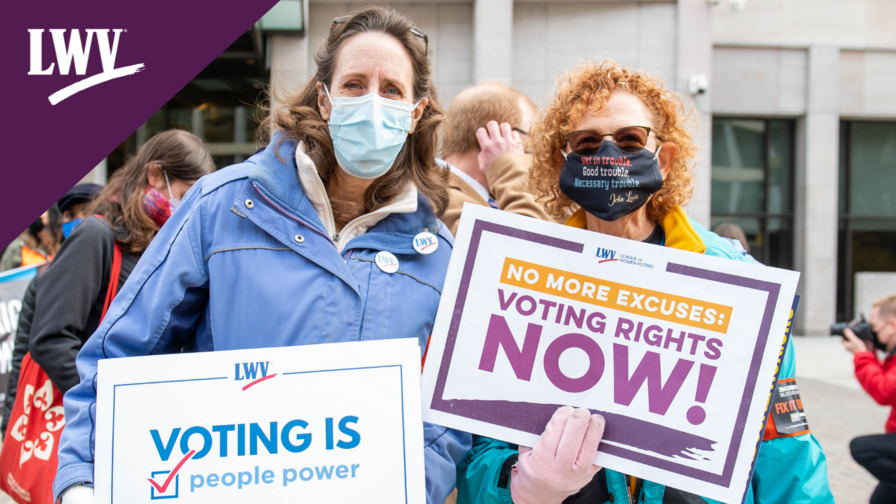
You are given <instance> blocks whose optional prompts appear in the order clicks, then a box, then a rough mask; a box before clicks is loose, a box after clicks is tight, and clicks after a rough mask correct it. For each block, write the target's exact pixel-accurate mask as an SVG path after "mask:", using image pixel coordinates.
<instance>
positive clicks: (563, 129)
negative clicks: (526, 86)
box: [529, 60, 697, 222]
mask: <svg viewBox="0 0 896 504" xmlns="http://www.w3.org/2000/svg"><path fill="white" fill-rule="evenodd" d="M617 89H618V90H622V91H626V92H628V93H631V94H633V95H635V96H637V97H638V98H640V99H641V100H642V101H643V102H644V104H645V105H646V106H647V109H648V110H650V112H651V113H652V114H653V119H654V128H653V129H654V131H656V134H657V137H658V138H661V139H662V141H664V142H671V143H673V144H675V146H676V147H677V148H678V151H677V153H676V154H675V158H674V159H673V160H672V167H671V168H670V169H669V173H668V175H667V176H666V178H665V180H664V182H663V188H662V189H660V190H659V191H657V192H656V193H654V194H653V197H652V198H650V201H649V202H648V203H647V213H648V216H649V217H650V218H651V219H652V220H654V221H655V222H659V221H660V220H662V218H663V217H665V215H666V214H667V213H668V212H669V211H670V210H672V209H673V208H674V207H676V206H681V205H684V204H686V203H687V202H688V201H689V200H690V199H691V194H692V193H693V190H694V183H693V181H692V175H693V162H694V158H695V156H696V153H697V146H696V145H694V144H693V143H692V142H691V136H690V134H689V133H688V131H687V129H686V125H687V124H688V123H690V122H691V120H692V118H691V117H689V116H688V114H687V113H686V112H685V107H684V104H683V103H682V102H681V100H680V99H679V98H678V97H677V96H676V95H675V94H673V93H672V92H671V91H669V90H668V89H666V85H665V84H664V83H663V81H662V79H660V78H659V77H654V76H650V75H648V74H646V73H644V72H637V71H633V70H630V69H628V68H623V67H620V66H619V65H618V64H616V62H615V61H612V60H603V61H600V62H587V63H583V64H580V65H578V66H576V67H575V68H574V69H572V70H571V71H568V72H565V73H564V74H562V75H561V76H560V77H559V79H558V81H557V90H556V93H555V94H554V97H553V99H552V100H551V102H550V103H549V104H548V106H547V107H545V109H544V111H543V112H542V114H541V116H540V117H539V119H538V120H537V121H536V122H535V123H533V124H532V126H531V128H530V129H529V149H530V151H531V152H532V155H533V157H534V161H533V163H532V168H531V169H530V172H529V177H530V182H529V183H530V187H531V188H532V189H533V190H534V191H535V193H536V195H537V196H538V197H539V200H541V201H543V202H544V205H545V210H546V211H547V212H548V213H549V214H550V215H552V216H554V217H557V218H563V217H564V216H566V215H568V214H569V213H571V212H572V211H573V210H575V208H576V207H577V205H576V204H575V203H574V202H573V201H572V200H571V199H569V198H567V197H566V195H565V194H563V193H562V192H560V170H561V169H562V168H563V161H564V158H563V154H562V153H561V150H563V149H564V147H565V145H566V140H565V138H566V134H567V133H570V132H572V131H573V130H574V127H575V125H576V123H577V122H578V121H579V119H581V118H582V117H583V116H584V115H585V114H586V113H587V112H588V111H589V109H592V112H597V111H599V110H600V109H602V108H603V107H604V106H605V105H606V103H607V100H609V98H610V95H611V94H612V93H613V91H615V90H617Z"/></svg>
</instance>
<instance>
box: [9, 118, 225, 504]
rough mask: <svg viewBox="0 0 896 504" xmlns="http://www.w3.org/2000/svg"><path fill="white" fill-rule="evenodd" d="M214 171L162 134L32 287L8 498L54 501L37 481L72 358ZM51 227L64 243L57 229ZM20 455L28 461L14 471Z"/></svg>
mask: <svg viewBox="0 0 896 504" xmlns="http://www.w3.org/2000/svg"><path fill="white" fill-rule="evenodd" d="M212 171H214V164H213V163H212V158H211V155H210V154H209V152H208V149H207V148H206V147H205V145H204V144H203V142H202V141H201V140H200V139H199V138H197V137H196V136H194V135H192V134H190V133H187V132H185V131H177V130H172V131H166V132H163V133H160V134H158V135H156V136H154V137H153V138H151V139H150V140H149V141H148V142H147V143H146V144H145V145H143V146H142V147H141V148H140V150H139V151H138V152H137V155H136V156H135V157H134V158H133V159H130V160H129V161H128V162H127V163H126V164H125V166H124V167H123V168H122V169H121V170H119V171H118V172H116V173H115V174H114V175H113V176H112V178H111V179H110V180H109V184H108V185H107V186H106V188H105V189H104V190H103V191H102V192H101V193H100V194H99V195H98V196H97V197H96V199H95V200H94V201H93V202H92V203H91V204H90V205H89V207H88V208H87V209H86V211H85V212H83V214H82V216H83V215H84V214H86V215H89V216H91V217H87V218H84V219H83V220H82V221H81V222H80V223H79V224H78V225H77V227H75V228H74V229H72V228H71V226H68V228H69V231H70V234H69V236H68V237H67V238H66V239H65V241H64V242H63V244H62V247H61V248H60V249H59V252H58V253H57V254H56V257H55V259H54V260H53V262H52V263H50V265H49V267H47V268H46V271H45V272H43V274H42V275H40V276H39V277H38V278H37V279H36V292H35V295H34V297H33V301H32V304H33V312H32V311H30V310H23V315H24V316H26V317H30V333H29V335H28V344H27V347H28V353H27V354H26V355H25V356H24V358H23V359H22V364H21V368H20V370H19V376H18V381H17V388H18V389H22V390H23V391H24V392H22V393H19V394H17V397H16V399H15V402H14V404H13V407H12V411H11V416H10V419H9V427H8V434H9V436H7V437H6V438H5V442H4V445H3V449H2V451H0V466H2V467H3V468H4V470H8V469H12V468H13V467H17V468H19V471H25V472H17V473H16V477H17V478H20V480H18V481H17V480H15V479H13V476H12V473H10V474H9V478H6V477H4V479H3V481H2V482H0V483H2V484H3V488H4V489H6V490H7V491H9V492H12V493H15V494H18V496H19V497H20V498H21V499H22V500H26V501H28V502H50V501H52V492H51V488H50V486H49V485H48V484H46V485H45V483H46V482H47V480H48V479H50V478H52V477H53V474H55V470H56V467H57V460H56V457H55V455H56V447H57V446H59V444H60V440H59V438H58V437H57V436H59V434H54V433H55V432H58V430H59V429H58V427H56V428H51V427H50V426H51V425H56V426H59V427H61V425H62V424H64V422H65V418H66V416H63V414H62V410H63V405H62V394H64V393H65V392H66V391H68V390H69V389H71V388H72V387H74V386H75V385H77V384H78V383H79V381H80V378H79V374H78V370H77V369H76V364H75V359H76V357H77V355H78V352H79V351H80V349H81V347H82V346H83V345H84V343H85V342H86V341H88V338H90V336H91V335H92V334H93V333H94V331H95V330H96V328H97V326H98V325H99V324H100V322H101V321H102V319H103V318H104V316H105V314H106V311H107V308H108V306H109V304H110V303H111V301H112V299H113V298H115V295H116V293H117V292H118V290H119V289H120V288H121V286H122V285H123V284H124V283H125V281H126V280H127V278H128V277H129V275H130V273H131V271H132V270H133V269H134V266H135V264H137V261H138V259H139V258H140V256H141V255H142V254H143V253H144V252H145V251H146V248H147V247H148V246H149V244H150V242H151V241H152V240H153V238H154V237H155V236H156V234H157V233H158V232H159V230H160V229H161V228H162V227H163V225H164V224H165V223H166V221H167V220H168V219H169V217H170V216H171V213H172V211H173V210H174V209H175V208H176V206H177V202H178V201H179V200H180V199H181V198H183V197H184V194H185V193H186V192H187V190H188V189H189V188H190V187H191V186H192V185H193V183H194V182H195V181H196V180H198V179H199V178H200V177H202V176H203V175H206V174H209V173H211V172H212ZM60 215H61V214H60ZM69 217H74V214H73V212H69ZM58 227H59V229H58V231H59V234H60V235H62V234H63V230H62V226H61V223H60V225H59V226H58ZM25 301H26V304H28V299H27V296H26V300H25ZM25 325H26V326H27V325H28V324H25ZM45 420H50V422H47V421H45ZM60 434H61V433H60ZM38 435H39V436H40V438H39V440H40V442H39V443H37V442H36V441H34V440H35V439H38V438H37V436H38ZM19 452H21V454H22V457H26V455H25V454H26V453H27V454H28V455H27V459H26V460H30V459H31V457H32V455H33V457H34V460H35V461H36V462H31V463H30V465H28V466H27V467H28V469H27V470H25V469H21V466H22V464H21V462H20V453H19ZM40 461H43V464H45V465H42V464H41V463H40ZM35 464H37V465H35ZM23 485H24V486H23Z"/></svg>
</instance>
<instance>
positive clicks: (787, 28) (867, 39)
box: [712, 0, 896, 49]
mask: <svg viewBox="0 0 896 504" xmlns="http://www.w3.org/2000/svg"><path fill="white" fill-rule="evenodd" d="M894 19H896V2H893V0H748V1H747V3H746V8H745V9H744V10H743V11H741V12H734V11H732V10H731V9H730V8H728V2H727V0H722V1H721V2H720V4H719V5H717V6H716V7H714V8H713V20H712V33H713V41H714V42H715V43H716V44H725V45H731V44H738V45H741V44H749V45H766V46H775V47H778V46H784V47H808V46H810V45H813V44H830V45H834V46H837V47H842V48H863V49H871V48H891V49H892V48H896V30H894V29H893V21H894Z"/></svg>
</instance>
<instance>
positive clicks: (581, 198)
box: [560, 142, 663, 221]
mask: <svg viewBox="0 0 896 504" xmlns="http://www.w3.org/2000/svg"><path fill="white" fill-rule="evenodd" d="M658 155H659V150H657V152H656V154H654V153H652V152H650V151H648V150H647V149H641V150H640V151H638V152H634V153H627V152H623V151H622V150H620V149H619V147H618V146H617V145H616V144H615V143H613V142H604V143H602V144H601V146H600V149H598V150H597V152H596V153H594V155H592V156H579V155H578V154H576V153H575V152H571V153H569V154H567V155H566V162H565V163H563V169H562V170H561V171H560V190H561V191H562V192H563V194H565V195H566V196H567V197H568V198H569V199H571V200H573V201H575V202H576V203H577V204H578V205H579V206H580V207H582V208H583V209H585V211H586V212H588V213H590V214H591V215H593V216H595V217H597V218H598V219H600V220H602V221H615V220H617V219H619V218H620V217H623V216H625V215H628V214H630V213H632V212H634V211H636V210H637V209H639V208H641V207H642V206H644V205H645V204H646V203H647V200H648V199H650V196H651V195H652V194H653V193H655V192H657V191H659V190H660V189H661V188H662V187H663V176H662V174H661V173H660V167H659V164H658V163H657V156H658Z"/></svg>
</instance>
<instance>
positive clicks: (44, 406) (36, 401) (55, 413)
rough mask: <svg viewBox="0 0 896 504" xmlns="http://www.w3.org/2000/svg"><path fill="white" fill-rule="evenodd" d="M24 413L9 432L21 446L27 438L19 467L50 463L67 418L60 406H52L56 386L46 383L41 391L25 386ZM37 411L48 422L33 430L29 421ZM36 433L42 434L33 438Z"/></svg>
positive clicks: (32, 386) (41, 387) (20, 454)
mask: <svg viewBox="0 0 896 504" xmlns="http://www.w3.org/2000/svg"><path fill="white" fill-rule="evenodd" d="M24 394H25V400H24V413H23V414H22V415H21V416H19V418H17V419H16V421H15V423H14V424H13V425H12V427H11V428H10V429H9V435H10V436H12V437H13V439H15V440H16V441H18V442H20V443H22V441H25V438H26V437H28V438H29V439H28V441H25V442H24V443H22V448H21V451H20V453H19V467H21V466H22V465H23V464H25V463H26V462H28V461H29V460H32V458H34V459H38V460H43V461H48V460H50V456H51V455H53V453H54V452H55V450H56V441H57V437H58V434H56V433H58V432H59V431H61V430H62V428H63V427H65V415H64V410H63V408H62V406H61V405H59V406H53V396H54V393H53V383H52V382H51V381H50V380H49V379H47V380H46V381H44V383H43V385H41V386H40V388H39V389H37V390H35V389H34V385H31V384H28V385H26V386H25V391H24ZM32 407H33V408H38V409H39V410H40V411H41V412H43V419H44V420H46V422H40V424H38V425H35V426H31V425H29V424H28V418H29V417H30V416H31V408H32ZM34 432H40V433H39V434H38V435H37V436H31V435H30V434H32V433H34Z"/></svg>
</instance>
